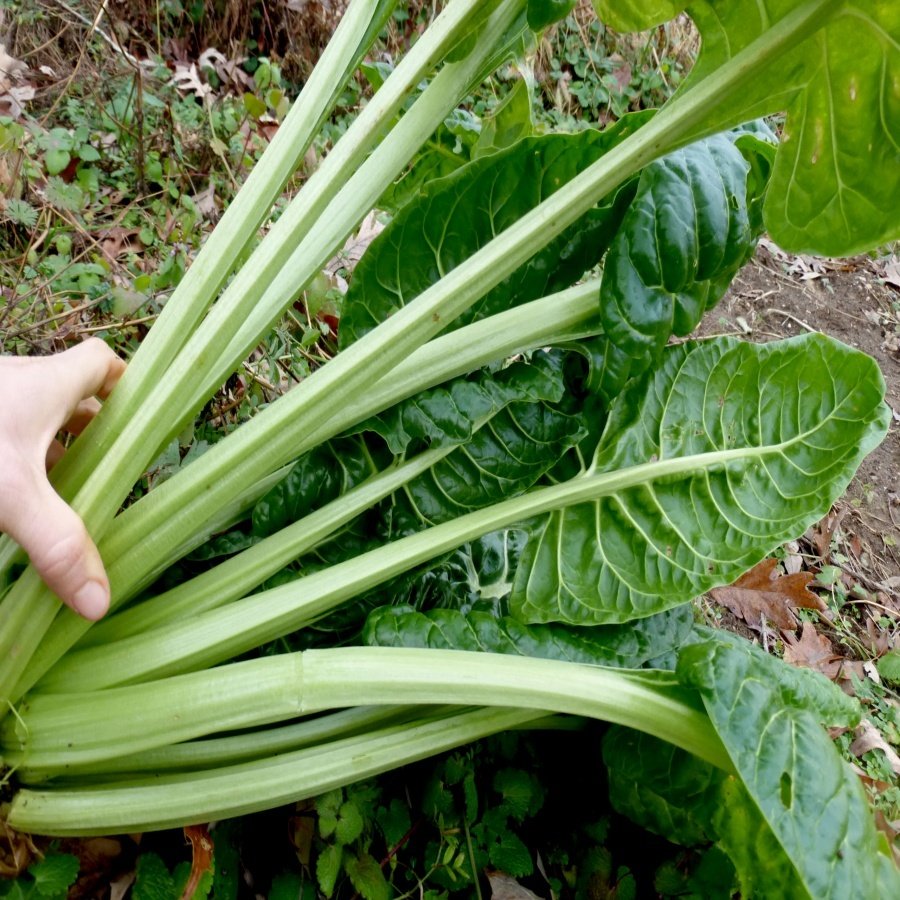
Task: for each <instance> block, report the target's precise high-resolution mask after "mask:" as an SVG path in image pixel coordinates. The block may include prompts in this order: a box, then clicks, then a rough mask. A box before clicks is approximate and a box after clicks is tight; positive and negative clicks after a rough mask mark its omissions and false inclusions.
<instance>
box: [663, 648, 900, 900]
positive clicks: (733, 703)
mask: <svg viewBox="0 0 900 900" xmlns="http://www.w3.org/2000/svg"><path fill="white" fill-rule="evenodd" d="M678 675H679V678H681V679H682V680H683V681H684V682H685V683H686V684H689V685H691V686H692V687H695V688H697V689H698V690H699V691H700V694H701V696H702V697H703V702H704V705H705V706H706V709H707V712H708V713H709V716H710V718H711V719H712V721H713V724H714V726H715V728H716V731H717V732H718V734H719V737H720V738H721V739H722V742H723V743H724V745H725V748H726V749H727V751H728V754H729V756H730V757H731V760H732V762H733V763H734V766H735V768H736V769H737V771H738V773H739V775H740V776H741V778H742V779H743V782H744V786H745V787H746V789H747V792H748V794H749V795H750V797H751V798H752V799H753V801H754V803H755V804H756V805H757V806H758V808H759V810H760V812H761V813H762V815H763V817H764V818H765V821H766V822H767V823H768V826H769V828H770V829H771V830H772V832H773V834H774V836H775V838H777V841H778V844H780V846H781V848H782V850H783V852H784V854H785V855H786V856H787V857H788V858H789V860H790V861H791V863H792V865H793V867H794V868H795V870H796V872H797V875H798V878H799V880H800V882H802V884H803V885H804V887H805V890H806V892H807V893H808V895H809V896H810V897H812V898H815V900H827V898H845V897H878V896H884V895H883V894H879V888H878V886H877V879H878V874H877V873H878V864H877V862H876V861H877V859H878V852H879V851H878V838H877V832H876V830H875V826H874V822H873V820H872V816H871V812H870V810H869V807H868V803H867V801H866V797H865V792H864V791H863V789H862V785H861V784H860V781H859V779H858V778H857V776H856V775H855V774H854V773H853V772H852V771H851V769H850V768H849V766H848V765H847V764H846V763H844V761H843V760H842V759H841V757H840V755H839V754H838V752H837V749H836V748H835V746H834V744H833V743H832V741H831V739H830V738H829V736H828V734H827V732H826V731H825V730H824V729H823V728H822V723H823V721H824V722H827V723H833V722H837V723H840V724H849V723H852V722H853V721H854V718H855V716H858V707H857V706H856V704H855V701H853V700H851V699H849V698H846V697H843V698H842V692H841V691H840V690H839V689H838V688H837V687H835V686H834V685H832V684H830V683H829V682H827V681H826V680H825V679H824V678H823V677H822V676H819V675H817V674H816V673H814V672H810V671H801V670H796V669H792V668H791V667H790V666H788V665H787V664H786V663H782V662H779V661H777V660H776V659H774V658H772V657H769V656H768V655H767V654H765V653H764V652H763V651H762V650H760V649H759V648H757V647H754V646H753V645H751V644H750V643H749V642H747V641H743V640H741V639H738V638H733V637H725V636H719V635H716V636H715V637H714V638H712V639H710V640H706V641H702V642H700V643H697V644H692V645H690V646H687V647H685V648H684V649H683V650H682V652H681V655H680V658H679V664H678ZM851 713H852V715H851ZM744 839H745V840H746V836H745V837H744ZM767 843H768V845H769V846H770V847H771V846H773V843H772V842H767ZM765 883H766V884H767V885H769V888H768V889H770V887H771V881H769V880H768V879H766V882H765ZM888 896H900V874H898V873H897V872H896V870H895V871H894V878H893V887H892V890H891V892H890V893H889V894H888Z"/></svg>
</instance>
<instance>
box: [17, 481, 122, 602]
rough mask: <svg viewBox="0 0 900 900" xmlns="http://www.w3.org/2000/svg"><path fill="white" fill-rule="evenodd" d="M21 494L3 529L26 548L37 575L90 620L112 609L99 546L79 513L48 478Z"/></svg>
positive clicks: (32, 485)
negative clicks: (53, 486)
mask: <svg viewBox="0 0 900 900" xmlns="http://www.w3.org/2000/svg"><path fill="white" fill-rule="evenodd" d="M31 482H32V483H31V484H30V485H29V489H28V490H25V491H22V492H20V493H19V492H17V493H18V498H17V499H18V501H19V502H18V503H17V504H16V506H15V508H14V509H12V510H10V509H7V511H6V513H7V515H6V516H5V518H6V519H7V521H5V522H3V523H2V524H3V525H4V529H3V530H4V531H6V532H7V533H8V534H9V536H10V537H11V538H12V539H13V540H14V541H16V542H17V543H18V544H20V545H21V547H22V548H23V549H24V550H25V552H26V553H27V554H28V556H29V557H30V559H31V563H32V565H33V566H34V568H35V570H36V571H37V573H38V575H40V576H41V578H42V579H43V580H44V582H45V583H46V585H47V586H48V587H49V588H50V589H51V590H52V591H53V592H54V593H55V594H56V595H57V596H58V597H59V598H60V600H62V601H63V602H64V603H66V604H67V605H68V606H70V607H72V609H74V610H75V612H77V613H78V614H79V615H82V616H84V618H86V619H91V620H95V619H99V618H100V617H101V616H103V615H104V613H105V612H106V611H107V609H108V608H109V580H108V579H107V577H106V572H105V571H104V568H103V561H102V560H101V558H100V553H99V552H98V551H97V547H96V546H95V544H94V542H93V541H92V540H91V537H90V535H89V534H88V532H87V529H86V528H85V527H84V523H83V522H82V521H81V519H80V518H79V516H78V515H77V514H76V513H75V511H74V510H73V509H72V508H71V507H70V506H68V505H67V504H66V503H65V502H64V501H63V500H62V499H61V498H60V496H59V495H58V494H57V493H56V491H54V490H53V488H52V487H51V486H50V483H49V482H48V481H47V479H46V478H44V477H43V476H36V477H34V478H33V479H31Z"/></svg>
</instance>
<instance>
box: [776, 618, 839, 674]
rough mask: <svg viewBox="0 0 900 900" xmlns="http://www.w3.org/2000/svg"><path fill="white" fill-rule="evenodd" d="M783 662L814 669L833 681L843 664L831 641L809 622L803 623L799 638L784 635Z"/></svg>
mask: <svg viewBox="0 0 900 900" xmlns="http://www.w3.org/2000/svg"><path fill="white" fill-rule="evenodd" d="M784 661H785V662H786V663H790V664H791V665H792V666H797V667H799V668H803V669H815V670H816V671H818V672H821V673H822V674H823V675H825V676H827V677H828V678H831V679H832V680H833V679H835V678H836V677H837V676H838V674H839V673H840V671H841V666H842V665H843V663H844V659H843V657H841V656H839V655H838V654H837V653H835V652H834V648H833V647H832V646H831V641H829V640H828V638H827V637H825V636H824V635H821V634H819V633H818V632H817V631H816V629H815V628H814V627H813V626H812V624H811V623H810V622H804V623H803V630H802V631H801V632H800V637H799V638H797V637H796V636H794V637H791V636H789V635H785V645H784Z"/></svg>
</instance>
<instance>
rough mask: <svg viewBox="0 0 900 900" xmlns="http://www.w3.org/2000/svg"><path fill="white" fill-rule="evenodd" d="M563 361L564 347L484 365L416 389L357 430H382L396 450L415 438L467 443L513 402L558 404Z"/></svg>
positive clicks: (431, 443) (400, 450) (562, 384)
mask: <svg viewBox="0 0 900 900" xmlns="http://www.w3.org/2000/svg"><path fill="white" fill-rule="evenodd" d="M564 365H565V355H564V354H563V353H561V352H559V351H553V352H549V353H535V354H533V355H532V357H531V360H530V362H517V363H513V364H512V365H510V366H508V367H506V368H505V369H500V370H499V371H490V370H484V371H482V372H480V373H478V374H477V375H476V376H475V377H473V378H457V379H455V380H454V381H452V382H450V383H449V384H448V385H442V386H440V387H437V388H433V389H432V390H428V391H423V392H422V393H421V394H416V395H415V396H414V397H411V398H410V399H409V400H404V401H403V402H402V403H398V404H397V405H396V406H392V407H391V408H390V409H388V410H386V411H385V412H383V413H381V414H379V415H378V416H374V417H373V418H371V419H367V420H366V421H365V422H363V423H362V424H360V425H358V426H357V427H356V428H355V429H354V432H356V433H359V432H364V431H370V432H374V433H375V434H378V435H380V436H381V437H382V438H383V439H384V441H385V443H386V444H387V445H388V448H389V449H390V451H391V452H392V453H395V454H400V453H403V452H404V451H405V450H407V449H408V448H409V447H410V445H415V444H416V443H419V444H422V443H427V444H428V446H430V447H439V446H443V445H446V444H448V443H449V444H457V443H464V442H465V441H468V440H469V439H470V438H471V437H472V434H473V432H474V431H475V429H476V427H477V426H478V425H479V424H481V422H482V421H484V420H486V419H488V418H490V416H492V415H494V414H495V413H496V412H497V411H498V410H500V409H503V408H504V407H505V406H508V405H509V404H511V403H516V402H521V403H538V402H540V401H543V400H547V401H550V402H554V403H558V402H559V401H560V400H561V399H562V397H563V394H564V393H565V390H566V385H565V381H564Z"/></svg>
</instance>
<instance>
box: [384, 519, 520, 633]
mask: <svg viewBox="0 0 900 900" xmlns="http://www.w3.org/2000/svg"><path fill="white" fill-rule="evenodd" d="M525 539H526V538H525V533H524V532H522V531H520V530H517V529H509V530H504V531H492V532H490V533H488V534H485V535H483V536H482V537H480V538H478V540H476V541H470V542H469V543H467V544H464V545H463V546H462V547H460V548H459V549H457V550H455V551H454V552H453V553H449V554H447V555H446V556H445V557H443V558H442V559H439V560H433V561H432V562H431V563H429V564H427V565H425V566H422V567H420V568H418V569H414V570H413V571H411V572H407V573H406V574H405V575H402V576H400V577H399V578H396V579H394V580H393V581H391V582H390V583H389V584H387V585H385V586H384V588H382V589H379V590H378V591H376V592H375V593H374V595H373V597H372V604H371V606H370V607H369V608H370V609H371V608H375V607H378V606H382V605H386V604H387V605H396V604H400V605H403V604H406V605H409V606H412V607H415V608H416V609H419V610H424V609H432V608H435V607H444V608H448V609H457V610H460V611H461V612H466V613H468V612H470V611H471V610H473V609H474V610H478V611H480V612H490V613H491V614H492V615H493V616H495V617H496V616H503V615H506V614H507V613H508V608H507V602H506V601H507V598H508V597H509V592H510V591H511V590H512V581H513V577H514V575H515V571H516V567H517V566H518V564H519V557H520V555H521V552H522V548H523V547H524V545H525Z"/></svg>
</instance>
